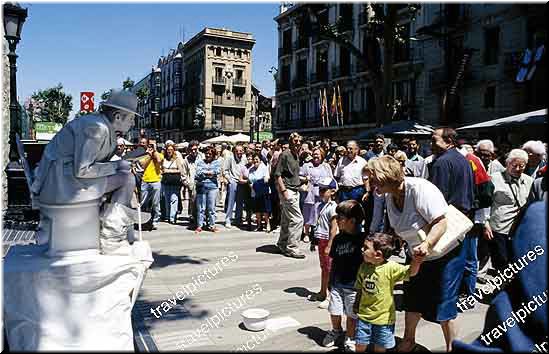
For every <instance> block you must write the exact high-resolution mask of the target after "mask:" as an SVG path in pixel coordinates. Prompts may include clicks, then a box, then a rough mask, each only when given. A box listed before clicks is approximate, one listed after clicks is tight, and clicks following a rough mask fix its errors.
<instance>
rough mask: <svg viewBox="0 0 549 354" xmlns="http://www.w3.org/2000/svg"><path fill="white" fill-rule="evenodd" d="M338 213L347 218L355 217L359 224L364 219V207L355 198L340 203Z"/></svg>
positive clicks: (337, 208)
mask: <svg viewBox="0 0 549 354" xmlns="http://www.w3.org/2000/svg"><path fill="white" fill-rule="evenodd" d="M336 214H337V215H341V216H344V217H346V218H347V219H355V223H356V224H357V225H358V224H360V223H361V222H362V220H364V209H363V208H362V206H361V205H360V203H359V202H357V201H356V200H353V199H350V200H345V201H343V202H341V203H339V204H338V205H337V207H336Z"/></svg>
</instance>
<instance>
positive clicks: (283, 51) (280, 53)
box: [278, 46, 292, 57]
mask: <svg viewBox="0 0 549 354" xmlns="http://www.w3.org/2000/svg"><path fill="white" fill-rule="evenodd" d="M291 53H292V48H291V47H290V46H288V47H282V48H278V57H283V56H285V55H289V54H291Z"/></svg>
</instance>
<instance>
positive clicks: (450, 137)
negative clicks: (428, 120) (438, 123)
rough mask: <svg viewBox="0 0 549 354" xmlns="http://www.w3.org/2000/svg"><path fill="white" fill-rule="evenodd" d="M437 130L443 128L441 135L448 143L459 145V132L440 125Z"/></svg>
mask: <svg viewBox="0 0 549 354" xmlns="http://www.w3.org/2000/svg"><path fill="white" fill-rule="evenodd" d="M435 130H441V134H440V136H441V137H442V140H444V142H445V143H446V144H452V145H454V146H457V136H458V135H457V132H456V131H455V130H454V129H452V128H450V127H438V128H436V129H435Z"/></svg>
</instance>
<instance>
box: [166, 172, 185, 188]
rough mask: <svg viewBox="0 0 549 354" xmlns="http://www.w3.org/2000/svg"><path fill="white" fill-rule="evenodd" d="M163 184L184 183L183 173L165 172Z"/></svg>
mask: <svg viewBox="0 0 549 354" xmlns="http://www.w3.org/2000/svg"><path fill="white" fill-rule="evenodd" d="M162 184H167V185H170V186H180V185H182V181H181V175H180V174H179V173H163V174H162Z"/></svg>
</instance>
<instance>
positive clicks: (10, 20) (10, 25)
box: [4, 3, 27, 161]
mask: <svg viewBox="0 0 549 354" xmlns="http://www.w3.org/2000/svg"><path fill="white" fill-rule="evenodd" d="M26 18H27V9H24V8H22V7H20V6H19V5H17V4H12V3H6V4H4V33H5V35H4V37H5V38H6V40H7V41H8V45H9V50H10V51H9V53H8V59H9V63H10V154H9V156H10V161H16V160H17V159H18V153H17V147H16V145H15V134H16V133H17V134H19V135H21V125H20V124H19V119H18V117H19V104H18V102H17V54H15V49H16V48H17V44H18V43H19V40H20V39H21V30H22V29H23V23H24V22H25V19H26Z"/></svg>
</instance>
